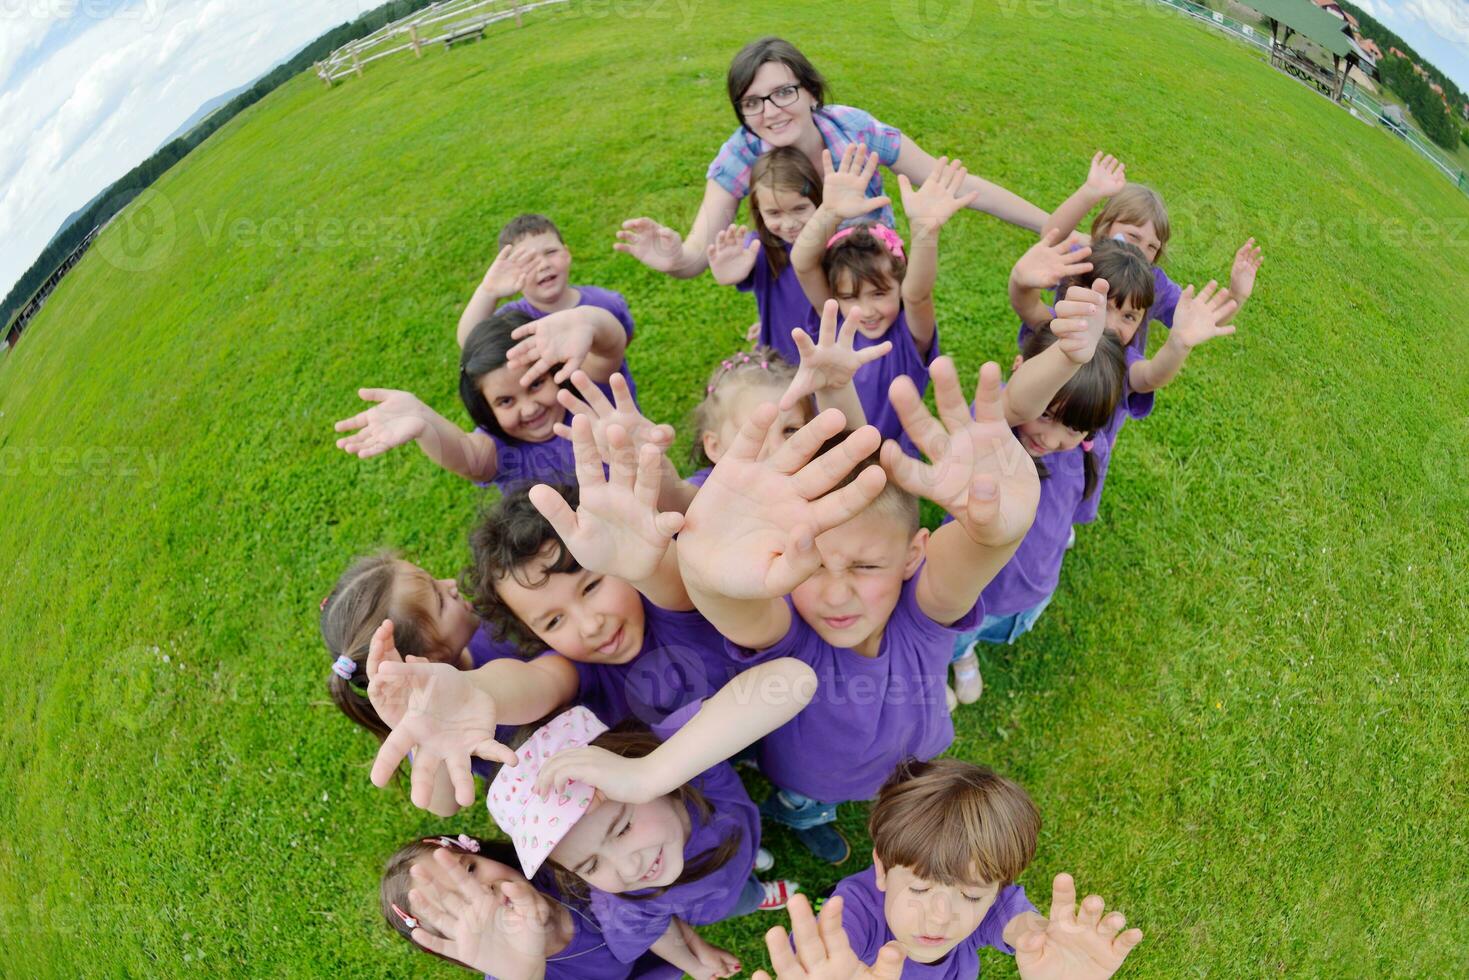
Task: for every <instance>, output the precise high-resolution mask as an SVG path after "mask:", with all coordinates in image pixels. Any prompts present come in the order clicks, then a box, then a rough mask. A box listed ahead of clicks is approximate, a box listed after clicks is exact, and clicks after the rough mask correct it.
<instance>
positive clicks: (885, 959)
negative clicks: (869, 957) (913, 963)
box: [868, 939, 908, 980]
mask: <svg viewBox="0 0 1469 980" xmlns="http://www.w3.org/2000/svg"><path fill="white" fill-rule="evenodd" d="M907 959H908V957H907V954H905V953H904V952H903V947H902V946H900V945H898V941H897V940H896V939H892V940H889V941H888V942H886V943H883V946H882V949H880V950H878V951H877V962H876V963H873V964H872V969H871V970H870V971H869V973H868V976H869V977H870V980H900V978H901V977H902V976H903V963H904V962H905V961H906V960H907Z"/></svg>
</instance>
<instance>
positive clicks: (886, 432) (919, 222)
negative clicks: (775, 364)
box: [791, 146, 978, 439]
mask: <svg viewBox="0 0 1469 980" xmlns="http://www.w3.org/2000/svg"><path fill="white" fill-rule="evenodd" d="M823 160H824V162H825V166H826V174H825V178H824V182H823V185H822V201H821V206H820V207H818V208H817V209H816V213H815V214H813V215H812V216H811V218H810V220H809V221H808V222H807V224H806V228H805V230H804V231H803V232H802V233H801V235H800V238H799V239H798V240H797V242H796V244H795V247H794V248H792V249H791V263H792V264H793V265H794V266H795V269H796V276H797V278H798V279H799V280H800V283H801V288H802V289H803V290H804V291H805V293H806V297H807V298H808V299H809V300H810V301H811V305H812V307H813V308H815V309H821V308H822V307H823V306H824V305H825V303H826V301H827V300H828V299H833V298H834V299H836V301H837V303H838V305H839V307H840V312H841V316H842V318H843V320H848V319H851V320H855V321H856V323H857V334H858V336H857V347H858V349H862V348H865V347H870V346H872V345H874V344H878V343H881V342H883V341H889V342H891V343H892V350H891V352H890V353H888V354H887V355H886V356H885V357H882V358H881V359H879V360H876V361H874V362H872V363H870V364H868V365H866V366H865V367H864V368H863V369H862V370H860V371H858V372H857V376H856V378H855V384H856V386H857V394H858V396H859V397H860V398H861V400H862V408H863V409H864V411H865V412H866V414H867V421H868V422H869V423H870V424H871V425H874V426H876V427H877V430H878V432H880V433H881V434H882V435H883V437H884V438H887V439H901V437H902V436H903V431H902V426H901V425H900V424H899V421H898V415H897V413H896V412H894V411H893V408H892V406H891V405H890V404H889V402H888V397H887V396H888V388H889V386H890V385H891V384H892V382H893V380H894V379H896V378H899V377H906V378H908V379H909V380H911V381H912V382H913V384H914V385H915V386H916V387H917V389H918V393H919V395H920V396H921V395H922V394H923V393H924V392H925V391H926V390H927V388H928V372H929V366H930V365H931V364H932V363H933V359H934V358H935V357H937V356H938V353H939V345H938V331H937V325H936V322H935V320H934V306H933V284H934V279H935V277H936V276H937V274H938V239H939V230H940V229H941V228H942V227H943V226H944V224H945V223H946V222H947V221H948V220H949V218H951V217H952V216H953V215H954V213H955V212H956V211H958V210H960V209H961V208H964V207H967V206H968V205H969V204H970V203H971V202H973V201H974V199H975V197H976V195H977V193H978V192H970V193H968V194H961V193H960V192H961V189H962V187H963V183H964V178H965V176H966V175H967V171H965V169H964V168H963V167H962V166H960V164H959V162H958V161H957V160H956V161H954V162H953V163H948V162H947V161H943V160H941V161H940V163H939V166H938V167H937V168H936V169H935V170H934V173H933V175H932V176H930V177H929V179H928V180H927V181H926V182H925V183H924V185H923V186H922V187H921V188H920V189H918V190H917V191H915V190H914V189H913V188H912V186H911V185H909V183H908V179H907V178H906V177H901V178H899V182H900V183H901V184H902V188H903V208H904V210H905V211H906V212H907V214H908V221H909V227H910V230H911V232H912V235H913V243H912V244H913V254H912V257H911V262H910V259H909V258H908V256H906V255H905V254H904V251H903V243H902V240H901V239H900V238H898V233H897V232H895V231H894V230H893V229H891V228H889V227H888V226H886V225H882V224H873V223H862V224H857V225H854V226H849V227H847V228H842V229H841V230H838V227H839V225H840V224H841V223H842V222H843V221H844V220H848V219H855V218H858V217H861V216H862V215H865V214H867V213H868V212H869V211H871V210H872V209H873V207H874V206H875V205H878V204H884V205H885V204H886V203H887V200H888V199H887V198H886V197H880V198H871V199H869V198H868V197H867V196H866V192H867V186H868V181H869V180H870V178H871V176H872V174H873V173H874V171H875V168H876V167H877V157H876V156H875V155H872V154H869V153H867V152H866V150H865V149H864V148H862V147H856V146H852V147H848V148H847V151H846V152H845V153H844V154H843V155H842V161H841V165H840V166H839V167H836V168H833V166H832V162H831V156H830V154H824V156H823Z"/></svg>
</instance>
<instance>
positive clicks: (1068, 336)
mask: <svg viewBox="0 0 1469 980" xmlns="http://www.w3.org/2000/svg"><path fill="white" fill-rule="evenodd" d="M1094 286H1095V288H1094V289H1083V288H1082V287H1081V286H1072V287H1071V289H1070V290H1068V291H1067V293H1066V298H1065V299H1063V300H1061V301H1060V302H1058V303H1057V304H1056V314H1057V317H1056V319H1054V320H1052V321H1051V332H1052V333H1054V334H1055V335H1056V337H1057V338H1058V339H1057V341H1056V343H1054V344H1052V345H1051V346H1050V347H1047V348H1046V349H1045V350H1043V351H1041V352H1040V353H1039V354H1037V355H1036V356H1035V357H1032V358H1029V359H1028V360H1025V361H1022V362H1021V364H1020V367H1018V368H1016V369H1015V373H1014V374H1013V375H1012V376H1011V377H1010V383H1009V384H1008V385H1007V386H1006V387H1005V394H1004V401H1005V422H1006V423H1007V424H1009V425H1011V426H1016V425H1019V424H1021V423H1022V422H1029V421H1031V420H1032V419H1038V418H1040V417H1041V416H1042V415H1043V414H1045V411H1046V408H1047V407H1048V406H1049V405H1050V404H1051V401H1052V400H1053V399H1054V398H1055V397H1056V393H1057V392H1058V391H1060V390H1061V389H1062V388H1063V387H1065V385H1066V382H1068V381H1070V380H1071V379H1072V377H1074V376H1075V374H1076V372H1077V371H1079V370H1080V369H1081V366H1082V365H1083V364H1086V363H1087V362H1088V361H1090V360H1091V359H1092V356H1093V355H1094V354H1095V353H1096V352H1097V343H1098V342H1099V341H1100V340H1101V339H1102V331H1104V330H1106V329H1107V292H1108V284H1107V280H1105V279H1098V280H1097V281H1096V282H1095V283H1094Z"/></svg>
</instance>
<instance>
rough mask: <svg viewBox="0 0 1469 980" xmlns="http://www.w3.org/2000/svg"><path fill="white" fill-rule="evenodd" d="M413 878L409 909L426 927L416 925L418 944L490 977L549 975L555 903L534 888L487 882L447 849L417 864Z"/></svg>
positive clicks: (436, 852) (512, 883) (421, 924)
mask: <svg viewBox="0 0 1469 980" xmlns="http://www.w3.org/2000/svg"><path fill="white" fill-rule="evenodd" d="M408 875H409V877H410V878H412V879H413V887H412V888H411V889H409V892H408V911H409V912H410V913H411V914H412V915H413V916H414V918H415V919H416V920H417V921H418V923H420V924H419V925H415V926H413V927H412V929H413V931H412V938H413V941H414V942H415V943H417V944H418V945H420V946H422V947H423V948H424V949H426V950H429V951H430V952H433V953H438V954H439V955H440V956H446V957H448V958H449V959H451V960H457V961H458V962H460V963H463V964H464V965H465V966H467V967H469V968H470V969H472V970H475V971H477V972H479V973H484V974H488V975H490V976H496V977H506V978H517V977H534V976H540V975H541V972H542V971H544V969H545V965H546V941H547V939H548V938H549V937H550V932H551V911H552V910H551V903H550V902H548V901H547V900H546V898H545V897H544V896H543V895H541V893H540V892H538V891H536V890H535V889H534V888H533V887H531V886H530V885H529V884H527V883H526V882H523V881H504V882H496V883H494V884H492V885H485V884H481V883H480V882H479V881H477V880H476V879H475V878H473V877H471V876H470V874H469V872H467V871H465V870H464V868H463V866H462V865H460V863H459V860H458V858H457V857H456V856H455V854H454V852H453V851H451V850H450V849H449V848H446V847H441V848H438V849H437V850H435V851H434V852H433V855H432V857H431V858H430V860H427V861H419V862H418V863H417V864H415V865H413V867H412V868H410V869H409V871H408ZM424 925H427V926H428V927H429V929H425V928H423V926H424ZM430 929H431V930H432V931H430Z"/></svg>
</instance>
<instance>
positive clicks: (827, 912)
mask: <svg viewBox="0 0 1469 980" xmlns="http://www.w3.org/2000/svg"><path fill="white" fill-rule="evenodd" d="M832 903H836V907H835V908H833V907H832ZM816 928H817V929H818V930H819V931H820V932H821V942H822V945H824V946H825V947H826V957H827V959H844V958H846V957H847V956H850V955H851V953H852V944H851V942H850V941H849V940H848V939H847V930H845V929H843V928H842V898H841V896H840V895H837V896H834V897H833V898H832V900H831V901H830V902H827V903H826V904H825V905H823V906H822V907H821V914H820V915H819V916H817V918H816Z"/></svg>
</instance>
